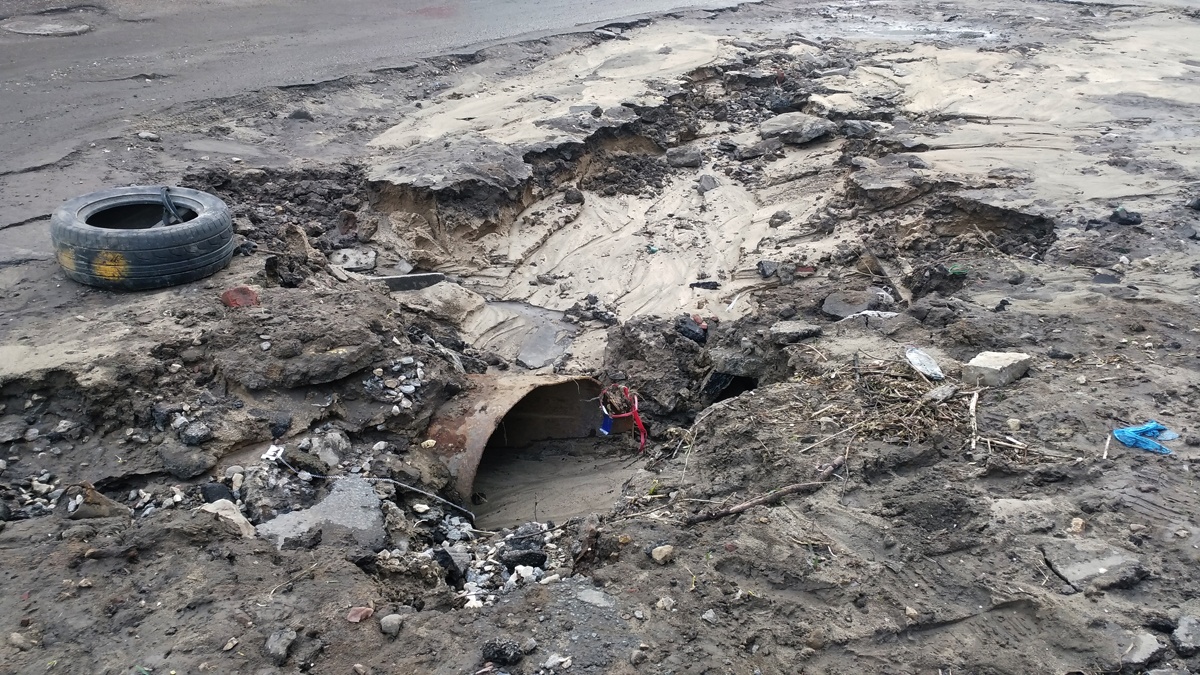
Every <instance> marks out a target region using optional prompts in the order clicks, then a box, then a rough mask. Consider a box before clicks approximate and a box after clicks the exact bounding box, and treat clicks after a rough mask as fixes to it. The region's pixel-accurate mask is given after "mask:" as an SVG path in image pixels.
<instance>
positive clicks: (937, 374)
mask: <svg viewBox="0 0 1200 675" xmlns="http://www.w3.org/2000/svg"><path fill="white" fill-rule="evenodd" d="M904 358H905V359H907V360H908V365H910V366H912V367H913V370H916V371H917V372H918V373H921V374H922V375H924V376H925V377H928V378H929V379H931V380H944V379H946V376H945V375H943V374H942V369H941V368H940V367H939V366H938V364H937V361H934V360H933V357H932V356H930V355H928V354H926V353H925V352H923V351H921V350H920V349H917V348H916V347H908V348H907V349H905V350H904Z"/></svg>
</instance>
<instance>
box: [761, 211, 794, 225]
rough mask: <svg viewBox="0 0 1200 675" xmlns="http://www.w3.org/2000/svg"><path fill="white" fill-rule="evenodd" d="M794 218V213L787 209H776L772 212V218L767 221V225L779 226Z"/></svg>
mask: <svg viewBox="0 0 1200 675" xmlns="http://www.w3.org/2000/svg"><path fill="white" fill-rule="evenodd" d="M791 219H792V214H790V213H788V212H787V211H776V212H775V213H773V214H771V219H770V220H768V221H767V225H770V226H771V227H779V226H780V225H783V224H784V223H786V222H788V221H789V220H791Z"/></svg>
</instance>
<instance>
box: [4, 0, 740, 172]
mask: <svg viewBox="0 0 1200 675" xmlns="http://www.w3.org/2000/svg"><path fill="white" fill-rule="evenodd" d="M733 4H736V2H733V1H731V0H428V1H422V0H391V1H386V0H341V1H336V2H335V1H333V0H249V1H248V2H233V1H232V0H215V1H208V0H177V1H176V2H147V1H146V0H105V1H102V2H100V3H94V4H89V5H86V6H84V5H81V6H80V8H79V9H75V10H72V11H69V12H66V13H62V14H48V15H44V16H43V17H42V18H46V19H49V20H53V19H54V18H56V17H57V18H60V19H62V20H64V21H71V22H76V21H84V22H86V23H89V24H91V25H93V30H92V31H91V32H89V33H86V34H84V35H79V36H75V37H62V38H54V37H31V36H25V35H17V34H13V33H9V32H7V31H4V30H0V147H3V152H2V153H0V175H4V174H6V173H11V172H14V171H24V170H28V169H29V168H31V167H36V166H39V165H44V164H48V163H51V162H54V161H56V160H58V159H60V158H62V157H63V156H65V155H67V154H68V153H69V152H70V151H71V150H72V149H73V148H75V147H76V146H78V145H79V144H80V143H81V142H83V141H86V140H89V139H92V138H99V137H104V136H105V135H108V134H110V133H116V132H117V130H118V129H120V128H122V127H124V126H125V125H126V124H127V122H126V120H129V119H130V118H131V117H135V116H137V115H139V114H142V113H146V112H150V111H153V110H160V109H163V108H166V107H168V106H170V105H173V104H178V103H182V102H187V101H196V100H206V99H215V98H221V97H225V96H231V95H235V94H238V93H241V92H246V91H253V90H256V89H261V88H264V87H270V86H279V85H288V84H301V83H309V82H317V81H322V80H328V79H333V78H337V77H341V76H344V75H348V74H353V73H361V72H364V71H368V70H371V69H376V68H384V67H389V66H397V65H402V64H404V63H407V62H411V61H412V60H414V59H417V58H421V57H426V56H433V55H437V54H442V53H450V52H454V51H457V50H464V49H468V48H473V47H479V46H482V45H486V44H488V43H493V42H498V41H504V40H508V39H512V38H516V37H522V36H528V35H534V34H539V33H542V34H545V33H555V32H565V31H569V30H571V29H573V28H576V27H578V26H585V25H594V24H597V23H601V22H605V21H613V20H617V19H621V18H626V17H631V16H636V15H642V14H649V13H659V12H664V11H669V10H672V9H681V8H703V7H719V6H728V5H733ZM58 6H60V7H61V6H62V5H61V3H60V4H59V5H58ZM48 7H50V4H48V2H47V0H15V1H14V2H11V3H10V2H6V3H3V6H0V17H3V18H11V17H17V16H22V15H30V14H34V13H36V12H37V11H38V10H39V9H45V8H48ZM147 75H149V76H151V77H150V78H147V77H145V76H147Z"/></svg>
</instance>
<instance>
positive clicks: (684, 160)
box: [667, 145, 704, 169]
mask: <svg viewBox="0 0 1200 675" xmlns="http://www.w3.org/2000/svg"><path fill="white" fill-rule="evenodd" d="M667 164H669V165H670V166H673V167H675V168H677V169H697V168H700V166H701V165H702V164H704V155H703V154H702V153H701V152H700V149H699V148H696V147H693V146H690V145H685V146H681V147H678V148H671V149H670V150H667Z"/></svg>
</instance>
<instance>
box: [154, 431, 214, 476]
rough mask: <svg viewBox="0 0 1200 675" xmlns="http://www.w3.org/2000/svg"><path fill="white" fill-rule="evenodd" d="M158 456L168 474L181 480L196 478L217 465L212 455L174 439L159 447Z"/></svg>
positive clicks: (164, 442)
mask: <svg viewBox="0 0 1200 675" xmlns="http://www.w3.org/2000/svg"><path fill="white" fill-rule="evenodd" d="M158 456H159V458H160V459H161V460H162V463H163V468H164V469H166V471H167V473H169V474H171V475H172V476H175V477H176V478H178V479H180V480H188V479H191V478H195V477H196V476H199V475H200V474H202V473H204V472H205V471H208V470H209V469H211V468H213V467H214V466H216V465H217V458H216V456H215V455H213V454H212V453H209V452H204V451H203V450H198V449H196V448H189V447H185V446H183V445H180V444H179V443H178V442H177V441H175V440H174V439H167V440H165V441H163V443H162V444H161V445H159V446H158Z"/></svg>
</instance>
